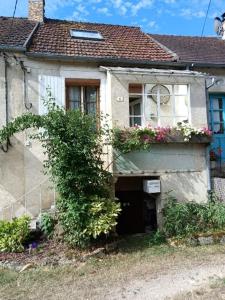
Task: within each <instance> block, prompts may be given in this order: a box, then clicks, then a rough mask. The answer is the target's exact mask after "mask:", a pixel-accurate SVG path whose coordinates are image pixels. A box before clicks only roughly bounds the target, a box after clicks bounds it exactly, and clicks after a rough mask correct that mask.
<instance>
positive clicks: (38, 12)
mask: <svg viewBox="0 0 225 300" xmlns="http://www.w3.org/2000/svg"><path fill="white" fill-rule="evenodd" d="M28 19H29V20H31V21H36V22H44V19H45V0H29V18H28Z"/></svg>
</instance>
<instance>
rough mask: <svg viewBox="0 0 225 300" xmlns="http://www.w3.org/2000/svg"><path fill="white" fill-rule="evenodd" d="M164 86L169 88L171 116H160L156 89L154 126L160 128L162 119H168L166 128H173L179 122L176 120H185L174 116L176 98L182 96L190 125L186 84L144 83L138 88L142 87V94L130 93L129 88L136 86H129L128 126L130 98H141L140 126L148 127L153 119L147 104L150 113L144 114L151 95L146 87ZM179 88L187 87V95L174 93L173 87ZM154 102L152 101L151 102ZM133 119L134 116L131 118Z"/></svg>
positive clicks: (158, 93) (188, 89)
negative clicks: (184, 99) (155, 123)
mask: <svg viewBox="0 0 225 300" xmlns="http://www.w3.org/2000/svg"><path fill="white" fill-rule="evenodd" d="M149 84H150V85H153V86H154V85H165V86H171V90H172V92H171V94H170V96H171V103H172V110H171V112H172V114H171V115H168V116H166V115H165V116H161V108H160V106H161V104H160V91H159V89H158V91H157V103H156V104H157V112H156V115H155V114H154V116H155V118H157V125H156V126H161V123H162V118H170V119H171V121H172V122H170V124H168V126H174V125H176V124H177V123H178V122H179V121H176V120H177V118H185V117H186V116H181V115H177V114H176V106H175V104H176V103H175V102H176V97H179V96H181V97H182V96H183V97H187V121H188V123H189V124H191V107H190V84H187V83H179V84H178V83H159V82H151V83H144V84H140V86H142V93H132V92H131V93H130V87H132V86H133V85H136V86H137V84H132V83H131V84H130V85H129V124H130V118H131V117H132V116H131V115H130V96H134V95H135V96H138V95H139V96H142V102H141V107H142V111H141V112H142V116H141V125H142V126H146V125H148V124H149V123H151V119H152V117H153V115H152V117H151V114H152V107H151V105H150V104H149V107H150V111H148V112H146V111H145V110H146V103H147V101H149V97H151V94H150V93H148V92H147V85H149ZM176 85H177V86H180V85H185V86H187V93H186V94H178V93H175V86H176ZM153 101H154V100H153ZM147 115H148V116H149V119H148V118H146V116H147ZM133 117H135V116H133Z"/></svg>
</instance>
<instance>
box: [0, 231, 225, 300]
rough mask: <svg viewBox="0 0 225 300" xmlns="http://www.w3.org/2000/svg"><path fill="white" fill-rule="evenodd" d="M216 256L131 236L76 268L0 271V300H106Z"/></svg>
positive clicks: (213, 251)
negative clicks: (129, 287) (132, 284)
mask: <svg viewBox="0 0 225 300" xmlns="http://www.w3.org/2000/svg"><path fill="white" fill-rule="evenodd" d="M216 255H218V256H219V257H223V256H224V247H223V246H221V245H212V246H205V247H187V248H182V249H181V248H176V247H171V246H169V245H167V244H162V245H159V246H151V243H150V236H149V235H142V236H130V237H126V238H124V239H123V240H122V241H121V242H120V243H119V249H118V250H117V252H115V253H112V254H110V255H106V256H105V257H103V258H97V257H95V258H92V259H90V260H88V261H87V262H83V263H82V264H80V265H79V266H76V265H71V266H64V267H62V266H59V267H54V268H51V267H41V268H37V269H30V270H27V271H25V272H23V273H20V274H18V273H17V272H13V271H9V270H1V269H0V299H1V300H3V299H4V300H12V299H14V300H19V299H21V300H22V299H29V300H31V299H32V300H36V299H48V300H49V299H54V300H58V299H59V300H61V299H65V300H67V299H76V300H79V299H93V300H94V299H98V300H99V299H105V298H107V297H106V296H107V295H109V294H110V293H111V291H112V290H114V289H117V288H118V287H121V286H123V285H126V283H127V282H132V281H133V280H136V279H143V278H146V277H147V276H149V274H151V276H154V274H155V275H156V276H159V275H160V274H161V273H162V272H165V270H169V269H170V268H171V267H176V268H178V269H179V268H180V267H184V266H186V267H187V266H188V268H189V267H190V268H191V267H192V266H193V265H195V264H199V263H201V262H207V263H212V262H214V260H215V257H216Z"/></svg>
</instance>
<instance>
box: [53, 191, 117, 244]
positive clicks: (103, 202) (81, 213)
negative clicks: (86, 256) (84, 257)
mask: <svg viewBox="0 0 225 300" xmlns="http://www.w3.org/2000/svg"><path fill="white" fill-rule="evenodd" d="M80 201H82V199H80ZM77 202H78V201H74V200H73V199H71V202H70V203H68V200H67V201H65V200H63V199H59V200H58V206H59V218H60V223H61V224H62V225H63V229H64V238H65V240H66V241H67V243H69V244H70V245H72V246H73V245H78V246H80V247H84V246H86V245H87V244H88V243H89V242H90V241H91V240H92V239H93V238H94V239H95V238H97V237H98V236H100V235H101V234H107V233H108V232H110V231H111V230H113V228H114V227H115V226H116V223H117V222H116V219H117V216H118V214H119V212H120V204H119V203H117V202H116V201H114V200H113V199H109V198H101V197H98V196H91V197H90V198H84V199H83V201H82V202H83V203H82V205H81V204H79V203H77Z"/></svg>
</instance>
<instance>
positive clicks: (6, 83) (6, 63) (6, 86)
mask: <svg viewBox="0 0 225 300" xmlns="http://www.w3.org/2000/svg"><path fill="white" fill-rule="evenodd" d="M3 59H4V65H5V125H6V126H7V125H8V123H9V103H8V61H7V57H6V54H5V53H3ZM9 146H11V143H10V139H9V138H7V141H6V145H4V146H3V145H1V149H2V151H3V152H5V153H6V152H8V150H9Z"/></svg>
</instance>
